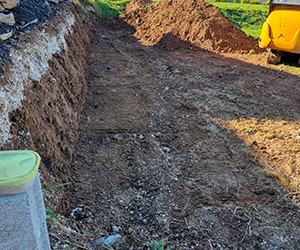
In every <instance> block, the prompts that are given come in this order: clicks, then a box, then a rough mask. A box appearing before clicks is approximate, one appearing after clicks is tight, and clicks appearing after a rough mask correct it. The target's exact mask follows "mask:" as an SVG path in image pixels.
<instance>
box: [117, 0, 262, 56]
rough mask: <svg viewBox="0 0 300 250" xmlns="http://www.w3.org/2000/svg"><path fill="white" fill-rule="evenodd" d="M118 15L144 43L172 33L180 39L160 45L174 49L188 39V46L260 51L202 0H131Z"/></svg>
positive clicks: (228, 50)
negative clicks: (158, 0)
mask: <svg viewBox="0 0 300 250" xmlns="http://www.w3.org/2000/svg"><path fill="white" fill-rule="evenodd" d="M121 17H122V18H123V19H124V20H125V21H126V22H127V23H128V24H130V25H131V26H133V27H135V29H136V32H135V34H134V35H135V37H137V38H138V39H139V40H140V41H141V43H142V44H144V45H155V44H157V43H158V42H159V41H160V40H161V39H163V38H164V37H165V36H170V35H172V36H175V37H178V38H180V40H178V39H171V40H170V39H164V40H163V42H162V43H160V46H163V47H164V48H165V49H167V50H174V49H177V48H178V47H181V48H182V47H183V46H184V47H186V46H187V44H185V43H184V42H183V41H189V42H190V43H191V44H190V45H189V49H196V48H201V49H204V50H208V51H212V52H237V51H238V52H240V53H248V52H250V51H251V53H253V52H258V51H260V49H259V47H258V44H257V42H256V41H255V40H254V39H252V38H250V37H248V36H247V35H246V34H245V33H244V32H243V31H241V30H240V29H238V28H237V27H236V26H235V25H234V24H233V23H231V22H230V21H229V20H228V19H227V18H225V17H224V16H223V15H222V14H220V12H219V10H218V8H217V7H214V6H213V5H211V4H210V3H207V2H205V1H203V0H193V1H186V0H166V1H163V2H159V3H153V2H151V1H147V0H146V1H145V0H133V1H131V2H130V3H129V4H128V5H127V6H126V12H125V14H123V15H121ZM172 36H171V37H172ZM175 41H177V42H176V43H174V42H175Z"/></svg>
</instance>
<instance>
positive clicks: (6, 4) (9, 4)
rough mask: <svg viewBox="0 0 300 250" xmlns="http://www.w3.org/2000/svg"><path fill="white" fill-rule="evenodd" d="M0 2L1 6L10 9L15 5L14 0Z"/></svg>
mask: <svg viewBox="0 0 300 250" xmlns="http://www.w3.org/2000/svg"><path fill="white" fill-rule="evenodd" d="M0 2H1V4H2V6H3V7H4V8H5V9H7V10H9V9H12V8H14V7H16V6H17V1H16V0H0Z"/></svg>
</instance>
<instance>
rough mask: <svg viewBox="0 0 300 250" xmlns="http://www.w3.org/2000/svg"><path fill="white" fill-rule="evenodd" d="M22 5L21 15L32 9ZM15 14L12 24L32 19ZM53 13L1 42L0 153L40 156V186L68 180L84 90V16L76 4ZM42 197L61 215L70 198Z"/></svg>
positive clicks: (88, 33) (61, 195)
mask: <svg viewBox="0 0 300 250" xmlns="http://www.w3.org/2000/svg"><path fill="white" fill-rule="evenodd" d="M22 4H23V5H22ZM22 4H21V6H20V7H22V6H23V7H22V8H21V9H22V10H23V13H25V14H26V13H27V12H26V11H25V9H26V8H29V10H31V9H30V8H31V7H32V8H33V7H34V6H33V5H32V4H30V3H29V7H28V5H26V1H24V2H22ZM51 6H53V5H51ZM20 7H18V8H20ZM39 7H40V6H39ZM35 8H36V7H35ZM54 11H55V13H54ZM39 12H40V15H41V13H43V11H42V10H39ZM16 13H17V14H16V21H17V24H18V22H19V21H21V22H24V20H25V21H26V20H28V19H30V18H34V17H36V16H31V17H30V15H29V16H28V13H27V19H22V18H21V17H22V15H20V13H19V14H18V11H17V12H16ZM29 13H30V12H29ZM52 13H53V16H52V17H51V16H50V15H49V16H48V17H49V19H47V16H45V19H44V21H41V20H40V21H39V23H37V24H31V25H29V26H27V27H26V28H24V30H22V32H21V33H20V32H19V31H18V32H17V33H16V34H15V36H14V37H12V38H11V39H9V40H7V41H3V42H2V43H3V47H2V49H3V48H6V49H7V48H9V56H8V57H3V58H2V65H3V67H2V71H3V76H2V78H1V85H0V96H1V97H3V98H2V99H1V120H0V124H1V131H0V146H1V149H2V150H8V149H14V150H16V149H23V150H24V149H30V150H34V151H37V152H38V153H39V154H40V155H41V157H42V163H41V166H40V173H41V180H42V185H43V187H44V188H45V187H51V186H54V185H57V184H62V183H66V182H68V181H70V163H71V161H72V156H73V152H74V149H75V146H76V143H77V140H78V137H79V128H78V120H79V118H80V114H81V110H82V107H83V104H84V102H85V97H86V91H87V80H86V76H87V75H86V74H87V72H86V65H87V58H88V49H89V44H90V40H91V37H92V32H91V27H90V25H88V24H87V19H86V17H85V16H84V14H83V13H82V12H81V11H79V10H77V9H76V6H67V5H66V4H65V3H64V2H61V3H60V4H56V5H54V7H53V9H52ZM36 15H37V16H38V13H36ZM19 16H20V20H19V19H17V18H18V17H19ZM25 16H26V15H25ZM38 17H39V18H40V16H38ZM2 52H3V53H5V51H2ZM54 193H55V194H54ZM52 194H53V195H52ZM45 199H46V200H47V201H48V202H49V203H50V204H51V207H52V209H53V210H56V211H57V212H60V211H61V212H63V211H64V206H65V204H67V201H68V200H69V196H68V195H67V194H66V192H65V190H64V189H63V188H62V189H60V190H56V191H55V192H53V190H49V191H48V193H47V195H46V196H45Z"/></svg>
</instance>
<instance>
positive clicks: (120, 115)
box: [66, 1, 300, 249]
mask: <svg viewBox="0 0 300 250" xmlns="http://www.w3.org/2000/svg"><path fill="white" fill-rule="evenodd" d="M191 2H192V1H191ZM193 2H195V1H193ZM135 33H136V30H135V29H134V28H133V27H132V26H130V25H129V24H128V20H126V22H125V21H124V20H122V19H109V20H105V21H103V20H102V21H100V22H99V24H98V26H97V27H96V28H95V35H96V38H95V39H94V42H93V44H92V48H91V54H90V63H89V90H88V95H87V101H86V104H85V107H84V110H83V113H82V116H81V124H80V133H81V136H80V139H79V143H78V146H77V149H76V152H75V154H74V160H73V163H72V168H71V169H72V172H71V175H72V177H73V180H72V185H71V186H70V189H71V191H70V197H72V202H71V204H69V206H68V208H67V213H66V216H67V217H68V218H69V222H70V223H71V221H73V222H74V223H75V224H76V230H77V231H78V232H81V233H83V234H85V235H92V236H93V241H91V242H90V248H91V249H107V248H108V246H109V245H111V246H112V247H113V249H147V244H148V243H149V242H151V241H153V240H157V241H160V240H161V239H166V245H167V246H174V247H175V249H298V248H299V245H300V242H299V239H300V235H299V234H300V230H299V227H300V218H299V209H298V207H297V206H295V205H294V204H293V202H292V201H291V200H290V199H289V196H285V195H286V193H287V192H286V191H285V190H284V189H283V188H282V187H281V186H280V185H279V184H278V183H277V182H276V180H275V179H274V178H272V177H271V176H269V175H268V174H267V173H266V172H264V171H263V166H262V165H261V162H260V161H259V159H260V158H259V157H257V158H255V157H253V155H252V154H249V152H248V151H249V148H247V147H246V146H245V143H244V141H243V140H241V139H243V138H242V137H241V139H239V138H238V137H236V136H235V135H234V134H233V133H231V132H230V131H229V129H227V128H226V127H225V125H224V124H223V123H222V121H223V120H224V119H225V120H226V121H233V120H236V119H239V118H243V119H254V118H256V119H267V120H270V121H275V120H276V119H281V120H283V121H293V122H297V121H299V118H300V113H299V110H300V109H299V105H300V103H299V95H298V93H299V90H300V89H299V88H300V87H299V85H298V84H297V83H298V82H299V76H297V75H292V74H289V73H285V72H282V71H279V70H275V69H270V68H267V67H264V66H263V64H260V65H255V64H254V63H251V62H255V61H259V60H261V58H262V57H263V56H262V55H261V57H260V59H257V57H251V58H250V60H249V61H246V59H245V58H244V57H243V58H244V61H241V60H239V59H240V58H242V57H241V55H240V54H231V55H228V54H227V55H226V54H222V55H218V54H215V53H211V52H208V51H204V50H201V49H200V48H199V49H197V50H196V51H194V50H191V49H190V46H195V45H194V44H193V45H192V44H191V43H189V41H182V40H181V39H179V38H178V37H176V36H175V35H170V34H169V35H166V36H165V37H164V38H162V41H161V43H162V44H165V42H166V41H167V42H169V41H170V39H171V42H172V43H176V44H186V45H187V47H185V46H183V47H180V46H178V47H177V48H176V49H172V50H169V49H167V48H166V47H165V46H160V45H161V44H160V41H158V44H157V46H145V45H143V44H144V42H145V43H146V42H147V41H146V40H141V39H142V37H140V38H139V39H140V40H138V39H137V38H136V37H135V35H134V34H135ZM274 96H276V97H278V98H275V97H274ZM275 129H276V128H275ZM278 129H280V127H278ZM254 146H257V143H256V144H255V143H254ZM264 146H265V147H266V148H267V149H265V151H268V147H269V146H270V144H268V145H264ZM268 152H269V154H273V155H274V157H276V153H274V152H271V151H268ZM278 154H280V152H279V153H278ZM297 166H298V167H299V165H297ZM74 226H75V225H74ZM109 236H113V237H110V238H107V237H109ZM105 239H106V241H105ZM116 239H117V240H116ZM73 247H74V246H73ZM70 249H71V246H70Z"/></svg>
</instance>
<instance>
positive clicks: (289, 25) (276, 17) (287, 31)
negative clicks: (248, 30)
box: [259, 10, 300, 53]
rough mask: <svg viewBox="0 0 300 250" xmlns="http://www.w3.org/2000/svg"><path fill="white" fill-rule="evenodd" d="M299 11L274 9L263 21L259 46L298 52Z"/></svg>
mask: <svg viewBox="0 0 300 250" xmlns="http://www.w3.org/2000/svg"><path fill="white" fill-rule="evenodd" d="M299 38H300V11H291V10H277V11H276V10H275V11H273V12H272V13H271V14H270V15H269V17H268V19H267V21H266V22H265V23H264V25H263V28H262V32H261V36H260V43H259V45H260V47H262V48H271V49H274V50H282V51H287V52H293V53H300V39H299Z"/></svg>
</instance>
